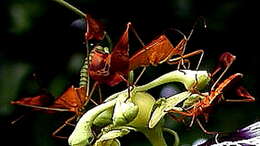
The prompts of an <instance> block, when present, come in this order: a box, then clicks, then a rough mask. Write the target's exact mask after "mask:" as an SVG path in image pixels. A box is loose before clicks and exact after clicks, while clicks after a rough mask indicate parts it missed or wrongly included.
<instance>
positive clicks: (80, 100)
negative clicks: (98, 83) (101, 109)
mask: <svg viewBox="0 0 260 146" xmlns="http://www.w3.org/2000/svg"><path fill="white" fill-rule="evenodd" d="M85 97H86V96H85V88H84V87H81V88H74V87H73V86H71V87H70V88H68V89H67V90H66V91H65V92H64V93H63V94H62V95H61V96H59V97H57V98H56V99H55V101H54V103H53V105H51V106H49V107H50V108H61V109H68V110H69V111H71V112H78V110H79V108H81V107H82V106H83V105H84V104H85V102H86V98H85Z"/></svg>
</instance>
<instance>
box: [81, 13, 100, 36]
mask: <svg viewBox="0 0 260 146" xmlns="http://www.w3.org/2000/svg"><path fill="white" fill-rule="evenodd" d="M85 20H86V28H87V32H86V33H85V39H86V40H91V39H95V40H103V39H104V37H105V31H104V27H103V25H102V24H101V22H99V21H97V20H95V19H94V18H92V16H91V15H89V14H87V15H86V17H85Z"/></svg>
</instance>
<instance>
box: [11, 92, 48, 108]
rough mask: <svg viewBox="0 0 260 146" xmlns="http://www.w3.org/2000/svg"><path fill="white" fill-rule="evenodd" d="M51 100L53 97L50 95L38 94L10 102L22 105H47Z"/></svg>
mask: <svg viewBox="0 0 260 146" xmlns="http://www.w3.org/2000/svg"><path fill="white" fill-rule="evenodd" d="M52 102H53V98H52V96H50V95H38V96H35V97H26V98H22V99H20V100H16V101H12V102H11V104H17V105H22V106H48V105H50V104H51V103H52Z"/></svg>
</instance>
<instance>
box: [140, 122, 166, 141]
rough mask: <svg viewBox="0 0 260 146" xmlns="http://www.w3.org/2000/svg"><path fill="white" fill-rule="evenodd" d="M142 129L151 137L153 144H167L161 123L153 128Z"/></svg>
mask: <svg viewBox="0 0 260 146" xmlns="http://www.w3.org/2000/svg"><path fill="white" fill-rule="evenodd" d="M138 130H140V129H138ZM140 131H141V132H142V133H143V134H144V135H145V136H146V137H147V138H148V139H149V141H150V142H151V144H152V145H153V146H167V144H166V141H165V139H164V137H163V130H162V126H161V125H160V124H158V125H157V126H156V127H154V128H152V129H149V128H145V129H143V130H140Z"/></svg>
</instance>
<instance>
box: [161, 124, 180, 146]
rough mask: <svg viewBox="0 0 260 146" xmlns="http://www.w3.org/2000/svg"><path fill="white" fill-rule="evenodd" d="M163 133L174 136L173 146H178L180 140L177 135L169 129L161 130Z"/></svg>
mask: <svg viewBox="0 0 260 146" xmlns="http://www.w3.org/2000/svg"><path fill="white" fill-rule="evenodd" d="M163 131H165V132H168V133H170V134H171V135H173V136H174V143H173V146H178V145H179V144H180V138H179V136H178V133H177V132H175V131H173V130H171V129H169V128H163Z"/></svg>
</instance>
